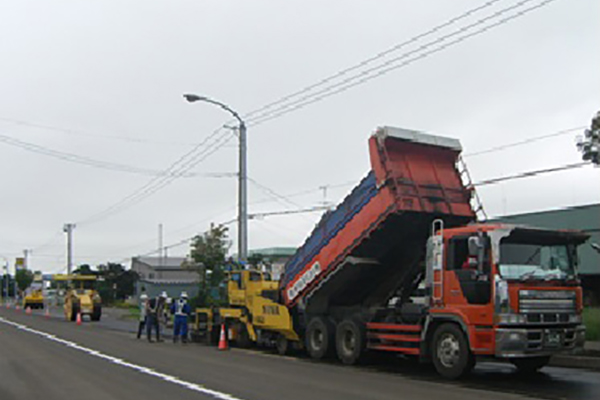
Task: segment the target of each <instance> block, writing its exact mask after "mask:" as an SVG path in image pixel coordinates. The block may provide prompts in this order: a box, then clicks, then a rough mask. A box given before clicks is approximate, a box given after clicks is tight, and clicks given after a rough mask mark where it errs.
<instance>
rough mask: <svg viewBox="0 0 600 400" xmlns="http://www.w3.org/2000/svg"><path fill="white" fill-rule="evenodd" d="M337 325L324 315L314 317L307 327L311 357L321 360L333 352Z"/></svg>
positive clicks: (307, 344) (307, 340) (307, 346)
mask: <svg viewBox="0 0 600 400" xmlns="http://www.w3.org/2000/svg"><path fill="white" fill-rule="evenodd" d="M334 336H335V327H334V325H333V324H332V323H331V322H330V321H329V320H328V319H326V318H324V317H314V318H313V319H311V320H310V322H309V323H308V326H307V327H306V350H307V351H308V354H309V355H310V356H311V358H314V359H316V360H320V359H322V358H326V357H328V356H330V355H331V354H332V353H333V349H334V343H335V342H334V341H335V338H334Z"/></svg>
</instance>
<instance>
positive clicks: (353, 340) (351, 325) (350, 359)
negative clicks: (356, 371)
mask: <svg viewBox="0 0 600 400" xmlns="http://www.w3.org/2000/svg"><path fill="white" fill-rule="evenodd" d="M365 338H366V334H365V327H364V324H363V323H361V322H360V321H357V320H354V319H346V320H344V321H342V322H341V323H340V324H339V325H338V326H337V328H336V331H335V348H336V350H337V355H338V358H339V359H340V361H341V362H342V363H344V364H347V365H352V364H356V363H357V362H358V361H359V359H360V357H361V355H362V354H363V351H364V348H365Z"/></svg>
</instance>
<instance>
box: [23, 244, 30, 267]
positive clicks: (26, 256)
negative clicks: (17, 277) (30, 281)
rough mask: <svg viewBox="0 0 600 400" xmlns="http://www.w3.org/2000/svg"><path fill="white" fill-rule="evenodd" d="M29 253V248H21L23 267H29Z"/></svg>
mask: <svg viewBox="0 0 600 400" xmlns="http://www.w3.org/2000/svg"><path fill="white" fill-rule="evenodd" d="M30 254H31V250H29V249H25V250H23V269H24V270H28V269H29V255H30Z"/></svg>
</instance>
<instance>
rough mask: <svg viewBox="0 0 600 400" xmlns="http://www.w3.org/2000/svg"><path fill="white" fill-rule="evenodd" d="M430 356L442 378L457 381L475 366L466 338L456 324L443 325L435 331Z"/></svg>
mask: <svg viewBox="0 0 600 400" xmlns="http://www.w3.org/2000/svg"><path fill="white" fill-rule="evenodd" d="M431 354H432V355H433V365H434V366H435V369H436V370H437V372H438V373H439V374H440V375H442V376H443V377H444V378H448V379H458V378H460V377H461V376H463V375H465V374H467V373H468V372H470V371H471V369H473V367H474V366H475V359H474V357H473V355H472V354H471V349H470V348H469V343H468V341H467V338H466V337H465V334H464V333H463V331H462V330H461V329H460V328H459V327H458V325H456V324H452V323H445V324H442V325H440V326H439V327H438V328H437V329H436V331H435V333H434V335H433V342H432V349H431Z"/></svg>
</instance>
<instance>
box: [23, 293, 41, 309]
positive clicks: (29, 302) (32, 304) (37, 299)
mask: <svg viewBox="0 0 600 400" xmlns="http://www.w3.org/2000/svg"><path fill="white" fill-rule="evenodd" d="M27 307H29V308H31V309H32V310H33V309H36V308H44V295H43V294H42V290H41V289H31V290H29V291H28V292H27V294H26V295H25V298H24V299H23V308H27Z"/></svg>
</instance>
